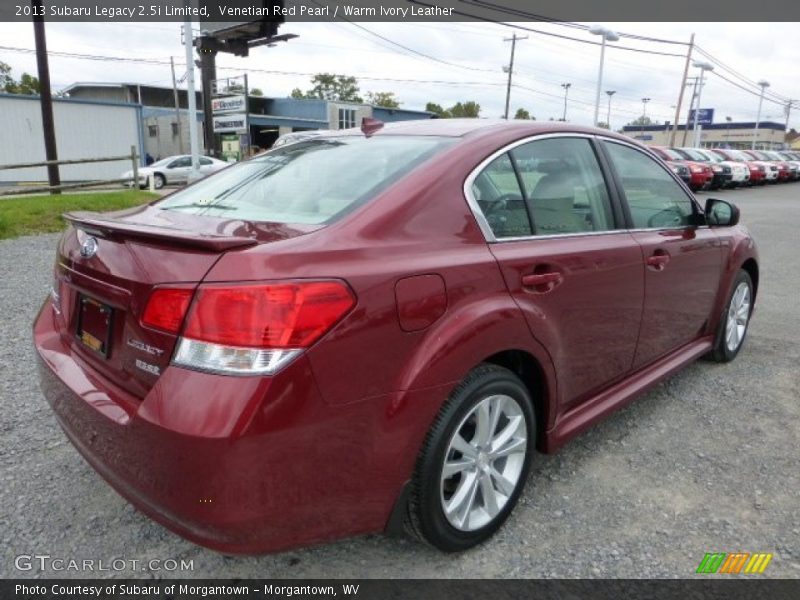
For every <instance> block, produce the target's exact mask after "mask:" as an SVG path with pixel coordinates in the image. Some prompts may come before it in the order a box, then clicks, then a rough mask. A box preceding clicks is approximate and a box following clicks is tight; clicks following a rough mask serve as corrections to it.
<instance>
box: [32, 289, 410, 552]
mask: <svg viewBox="0 0 800 600" xmlns="http://www.w3.org/2000/svg"><path fill="white" fill-rule="evenodd" d="M34 342H35V346H36V350H37V353H38V356H39V375H40V382H41V388H42V391H43V393H44V396H45V397H46V398H47V401H48V402H49V403H50V405H51V407H52V408H53V411H54V412H55V414H56V417H57V419H58V422H59V424H60V425H61V427H62V428H63V429H64V431H65V433H66V434H67V436H68V437H69V439H70V441H71V442H72V443H73V444H74V445H75V447H76V448H77V449H78V451H79V452H80V453H81V454H82V455H83V456H84V458H85V459H86V460H87V461H88V462H89V463H90V464H91V466H92V467H94V469H95V470H97V472H98V473H100V475H102V476H103V478H104V479H106V481H108V483H110V484H111V485H112V486H113V487H114V489H116V490H117V492H119V493H120V494H121V495H122V496H123V497H125V498H126V499H127V500H129V501H130V502H131V503H133V504H134V505H135V506H136V507H138V508H139V509H141V510H142V511H143V512H144V513H146V514H147V515H149V516H150V517H152V518H153V519H155V520H156V521H158V522H160V523H162V524H163V525H165V526H166V527H168V528H169V529H171V530H173V531H175V532H176V533H178V534H179V535H181V536H183V537H185V538H187V539H189V540H191V541H193V542H195V543H198V544H201V545H204V546H207V547H209V548H212V549H215V550H220V551H224V552H228V553H259V552H271V551H276V550H282V549H286V548H290V547H294V546H299V545H307V544H311V543H316V542H320V541H325V540H329V539H333V538H338V537H345V536H351V535H356V534H360V533H366V532H373V531H380V530H382V529H383V528H384V526H385V524H386V522H387V519H388V517H389V514H390V513H391V509H392V506H393V503H394V501H395V499H396V497H397V494H398V493H399V491H400V489H401V487H402V484H403V482H404V481H406V479H408V477H409V475H410V472H411V470H412V469H413V462H414V459H415V457H416V448H418V444H419V443H420V442H421V438H422V436H423V435H424V429H422V430H420V431H418V430H419V429H420V428H419V426H418V422H417V420H416V419H414V418H409V414H408V412H409V411H405V413H402V414H400V415H397V414H395V415H394V416H395V419H394V420H393V422H391V423H386V422H385V421H387V415H388V414H390V411H389V410H388V408H389V407H392V406H398V405H403V404H405V401H406V400H412V401H411V404H410V405H411V406H413V405H414V404H415V402H414V401H413V399H414V397H413V394H410V395H409V394H406V395H404V398H403V399H402V401H401V399H400V398H399V397H398V395H394V394H393V395H387V396H381V397H376V398H371V399H369V400H366V401H363V402H354V403H352V404H348V405H345V406H336V407H330V406H328V405H326V404H325V403H324V402H323V400H322V399H321V397H320V394H319V393H318V390H317V387H316V384H315V383H314V377H313V374H312V372H311V369H310V367H309V364H308V361H307V359H306V358H305V356H301V357H299V358H298V359H297V360H296V361H295V362H293V363H292V364H291V365H289V366H288V367H287V368H286V369H284V370H283V371H282V372H281V373H279V374H278V375H276V376H275V377H272V378H266V377H264V378H250V377H224V376H218V375H211V374H207V373H199V372H194V371H188V370H185V369H180V368H175V367H169V368H168V369H166V370H165V371H164V373H163V375H162V376H161V378H160V379H159V380H158V382H157V383H156V385H155V386H154V387H153V388H152V389H151V390H150V392H149V393H148V395H147V396H146V397H145V398H144V399H141V400H140V399H138V398H134V397H131V396H130V395H129V394H127V393H126V392H125V391H124V390H121V389H120V388H118V387H116V386H115V385H114V384H113V383H112V382H110V381H108V380H105V379H104V378H103V377H101V376H100V375H98V374H97V373H96V372H94V371H93V370H92V369H91V368H90V367H89V366H87V365H86V364H85V363H84V362H83V361H82V360H81V358H80V356H79V355H77V354H76V353H75V352H74V351H73V350H71V349H70V347H69V344H67V343H65V342H64V341H63V339H62V337H61V335H60V334H59V333H58V331H57V329H56V327H55V323H54V319H53V311H52V308H51V307H50V305H49V302H48V303H45V305H44V307H43V308H42V310H41V311H40V313H39V316H38V317H37V319H36V322H35V324H34ZM424 396H425V394H424V393H422V392H421V393H420V395H419V396H418V397H417V400H419V399H420V398H422V397H424ZM395 412H397V411H395ZM424 418H426V417H424ZM412 450H414V451H412Z"/></svg>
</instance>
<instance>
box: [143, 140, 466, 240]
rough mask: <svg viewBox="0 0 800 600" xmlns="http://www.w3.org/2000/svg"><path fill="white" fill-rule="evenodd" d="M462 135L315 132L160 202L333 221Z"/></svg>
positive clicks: (257, 217)
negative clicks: (335, 134)
mask: <svg viewBox="0 0 800 600" xmlns="http://www.w3.org/2000/svg"><path fill="white" fill-rule="evenodd" d="M455 141H456V140H455V139H453V138H443V137H416V136H389V135H386V136H375V137H372V138H366V137H362V136H346V137H324V138H314V139H309V140H306V141H302V142H298V143H296V144H286V145H285V146H281V147H280V148H277V149H275V150H272V151H270V152H267V153H266V154H262V155H260V156H258V157H256V158H252V159H250V160H247V161H244V162H241V163H238V164H236V165H234V166H231V167H229V168H227V169H224V170H222V171H220V172H218V173H216V174H214V175H212V176H210V177H208V178H207V179H203V180H201V181H199V182H198V183H196V184H195V185H193V186H190V187H188V188H186V189H184V190H181V191H179V192H176V193H175V194H172V195H171V196H169V198H167V199H165V200H163V201H162V202H159V203H157V204H156V205H155V206H157V207H158V208H161V209H163V210H176V211H181V212H186V213H191V214H197V215H207V216H212V217H225V218H231V219H241V220H245V221H263V222H272V223H290V224H291V223H294V224H311V225H316V224H323V223H330V222H332V221H335V220H336V219H338V218H340V217H341V216H343V215H344V214H346V213H347V212H349V211H351V210H353V209H354V208H355V207H356V206H359V205H361V204H363V203H364V202H366V201H368V200H369V199H371V198H373V197H374V196H375V195H376V194H378V193H379V192H380V191H382V190H383V189H385V188H387V187H388V186H389V185H391V184H392V183H394V182H395V181H397V180H398V179H399V178H400V177H402V176H403V175H406V174H407V173H408V172H410V171H411V170H412V169H413V168H414V167H416V166H417V165H419V164H421V163H422V162H424V161H426V160H428V159H429V158H431V157H432V156H434V155H435V154H437V153H438V152H440V151H441V150H443V149H444V148H446V147H448V146H450V145H452V144H453V143H455Z"/></svg>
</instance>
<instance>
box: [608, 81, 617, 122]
mask: <svg viewBox="0 0 800 600" xmlns="http://www.w3.org/2000/svg"><path fill="white" fill-rule="evenodd" d="M616 93H617V91H616V90H606V94H608V114H607V115H606V125H608V129H609V130H611V96H613V95H614V94H616Z"/></svg>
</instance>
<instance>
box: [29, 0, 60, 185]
mask: <svg viewBox="0 0 800 600" xmlns="http://www.w3.org/2000/svg"><path fill="white" fill-rule="evenodd" d="M31 7H32V8H33V14H34V17H33V37H34V39H35V42H36V67H37V69H38V71H39V89H40V97H39V104H40V106H41V109H42V130H43V131H44V155H45V159H46V160H48V161H51V160H58V149H57V147H56V127H55V121H54V119H53V93H52V90H51V89H50V66H49V65H48V61H47V40H46V37H45V32H44V16H43V15H44V7H43V6H42V0H31ZM47 181H48V183H49V184H50V186H51V187H52V186H58V185H61V177H60V176H59V173H58V165H47ZM50 193H51V194H60V193H61V191H60V190H53V191H51V192H50Z"/></svg>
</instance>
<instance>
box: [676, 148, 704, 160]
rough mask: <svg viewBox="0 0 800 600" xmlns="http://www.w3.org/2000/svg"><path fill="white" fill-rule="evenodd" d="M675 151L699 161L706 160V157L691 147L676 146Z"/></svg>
mask: <svg viewBox="0 0 800 600" xmlns="http://www.w3.org/2000/svg"><path fill="white" fill-rule="evenodd" d="M676 152H678V154H682V155H683V156H684V157H685V158H688V159H689V160H697V161H699V162H708V158H707V157H705V156H703V155H702V154H700V153H699V152H698V151H697V150H694V149H692V148H677V149H676Z"/></svg>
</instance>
